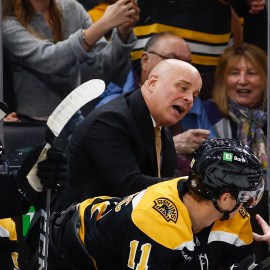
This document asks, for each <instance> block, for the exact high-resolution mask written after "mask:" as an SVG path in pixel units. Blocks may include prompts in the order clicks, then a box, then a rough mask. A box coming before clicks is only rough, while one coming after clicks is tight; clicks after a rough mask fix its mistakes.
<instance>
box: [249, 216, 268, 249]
mask: <svg viewBox="0 0 270 270" xmlns="http://www.w3.org/2000/svg"><path fill="white" fill-rule="evenodd" d="M256 220H257V222H258V224H259V225H260V226H261V228H262V231H263V235H259V234H257V233H253V238H254V240H255V241H259V242H262V241H263V242H266V243H267V244H268V246H270V227H269V225H268V224H267V222H266V221H265V220H264V219H263V218H262V217H261V216H260V215H258V214H256Z"/></svg>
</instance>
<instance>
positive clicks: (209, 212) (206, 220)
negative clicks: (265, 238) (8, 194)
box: [49, 139, 264, 270]
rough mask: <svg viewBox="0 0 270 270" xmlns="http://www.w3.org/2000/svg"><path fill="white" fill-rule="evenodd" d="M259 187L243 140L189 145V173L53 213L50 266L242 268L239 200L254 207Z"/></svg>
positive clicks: (244, 234) (243, 223)
mask: <svg viewBox="0 0 270 270" xmlns="http://www.w3.org/2000/svg"><path fill="white" fill-rule="evenodd" d="M263 191H264V180H263V172H262V169H261V166H260V163H259V161H258V159H257V158H256V156H255V155H254V153H253V152H252V150H251V149H250V148H249V147H248V146H246V145H244V144H243V143H241V142H240V141H237V140H233V139H207V140H206V141H205V142H204V143H203V144H202V145H201V146H200V147H199V148H198V149H197V150H196V151H195V152H194V158H193V160H192V162H191V172H190V175H189V177H183V178H177V179H173V180H169V181H167V182H162V183H159V184H156V185H153V186H151V187H148V188H147V189H145V190H143V191H141V192H138V193H136V194H133V195H130V196H128V197H126V198H124V199H123V200H121V199H119V198H112V197H96V198H92V199H88V200H85V201H83V202H82V203H80V204H77V205H72V206H70V207H69V208H68V209H67V210H66V211H65V212H63V213H55V214H54V215H53V216H52V222H51V228H50V232H51V233H50V245H51V247H50V251H49V254H50V260H49V269H55V268H54V265H56V266H57V267H58V268H57V267H56V269H59V267H60V265H61V266H62V267H63V269H66V270H67V269H85V270H86V269H89V270H90V269H98V270H105V269H106V270H107V269H110V270H120V269H123V270H124V269H125V270H128V269H140V270H146V269H148V270H153V269H154V270H169V269H181V270H184V269H192V270H194V269H200V270H210V269H211V270H212V269H226V268H227V269H228V267H230V266H231V265H232V264H234V266H233V267H236V266H237V267H238V269H241V268H240V267H239V266H241V263H239V262H241V261H242V260H243V259H244V262H246V260H245V257H246V256H247V255H248V254H250V253H252V242H253V239H252V228H251V224H250V217H249V214H248V213H247V212H246V210H245V208H244V207H247V208H251V207H254V206H255V205H256V204H257V203H258V202H259V201H260V199H261V197H262V194H263ZM253 262H254V259H251V263H250V264H252V263H253ZM235 263H239V264H238V265H236V264H235ZM248 263H249V261H248ZM60 268H61V267H60ZM61 269H62V268H61ZM243 269H249V268H243ZM250 269H252V268H250Z"/></svg>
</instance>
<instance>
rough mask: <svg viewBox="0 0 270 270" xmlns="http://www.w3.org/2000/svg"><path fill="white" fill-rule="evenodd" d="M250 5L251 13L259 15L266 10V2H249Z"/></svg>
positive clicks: (262, 0)
mask: <svg viewBox="0 0 270 270" xmlns="http://www.w3.org/2000/svg"><path fill="white" fill-rule="evenodd" d="M248 3H249V5H250V10H249V13H251V14H257V13H259V12H260V11H262V10H264V8H265V0H248Z"/></svg>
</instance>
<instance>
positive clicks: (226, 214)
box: [212, 198, 240, 221]
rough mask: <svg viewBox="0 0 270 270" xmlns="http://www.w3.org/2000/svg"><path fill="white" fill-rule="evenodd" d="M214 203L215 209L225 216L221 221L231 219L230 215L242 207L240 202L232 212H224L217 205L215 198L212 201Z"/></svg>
mask: <svg viewBox="0 0 270 270" xmlns="http://www.w3.org/2000/svg"><path fill="white" fill-rule="evenodd" d="M212 203H213V205H214V206H215V208H216V209H217V210H218V211H219V212H220V213H222V214H223V217H222V219H221V221H223V220H227V219H229V218H230V213H232V212H234V211H235V210H236V209H237V208H238V207H239V206H240V203H239V202H236V204H235V206H234V207H233V209H232V210H231V211H222V210H221V209H220V207H219V205H218V203H217V199H216V198H213V199H212Z"/></svg>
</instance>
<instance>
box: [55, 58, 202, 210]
mask: <svg viewBox="0 0 270 270" xmlns="http://www.w3.org/2000/svg"><path fill="white" fill-rule="evenodd" d="M200 88H201V78H200V75H199V73H198V71H197V70H196V68H194V67H193V66H191V65H190V64H188V63H186V62H183V61H180V60H176V59H168V60H164V61H162V62H160V63H159V64H158V65H157V66H155V67H154V69H153V70H152V71H151V73H150V75H149V76H148V80H146V81H145V83H144V84H143V85H142V87H141V89H138V90H137V91H135V92H133V93H128V94H125V95H122V96H119V97H117V98H116V99H114V100H112V101H111V102H109V103H107V104H105V105H103V106H101V107H99V108H97V109H95V110H93V111H92V112H91V113H90V114H89V115H88V116H87V117H86V118H85V120H84V121H83V122H82V123H81V124H80V126H79V127H78V128H77V129H76V132H75V133H74V136H72V139H71V141H70V144H69V147H68V155H69V157H70V169H71V171H70V173H71V178H70V185H69V188H68V190H67V191H65V192H63V193H62V194H61V195H59V196H58V198H57V200H56V203H55V207H56V208H57V209H59V208H60V209H63V208H65V207H67V206H68V205H69V204H70V203H72V202H76V201H81V200H83V199H86V198H88V197H91V196H97V195H100V194H107V195H111V196H126V195H128V194H130V193H133V192H137V191H139V190H141V189H144V188H146V187H148V186H150V185H152V184H155V183H158V182H160V181H164V180H165V179H168V178H172V177H173V176H174V170H175V148H174V145H173V140H172V138H171V135H170V133H169V132H168V130H167V129H166V127H167V126H170V125H173V124H175V123H177V122H178V121H180V120H181V119H182V118H183V117H184V116H185V115H186V114H187V113H188V111H189V110H190V109H191V107H192V103H193V99H194V98H195V97H196V96H198V95H199V93H200ZM154 127H159V128H161V137H162V154H161V155H162V165H161V170H160V171H158V166H157V158H156V150H155V137H154ZM159 172H160V174H161V177H162V178H163V179H160V178H158V173H159ZM79 175H80V177H78V176H79Z"/></svg>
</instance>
